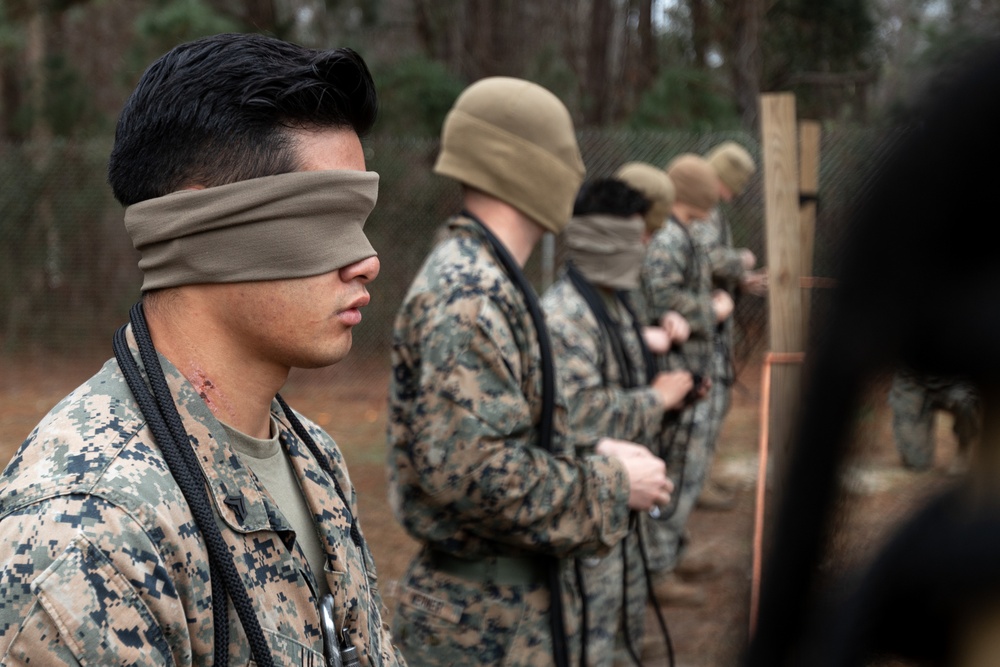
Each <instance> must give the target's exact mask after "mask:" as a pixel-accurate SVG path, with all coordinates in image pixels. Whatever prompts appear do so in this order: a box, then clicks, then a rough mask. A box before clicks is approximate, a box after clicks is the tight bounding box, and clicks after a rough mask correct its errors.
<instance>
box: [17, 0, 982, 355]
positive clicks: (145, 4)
mask: <svg viewBox="0 0 1000 667" xmlns="http://www.w3.org/2000/svg"><path fill="white" fill-rule="evenodd" d="M998 26H1000V2H997V1H995V0H546V1H537V0H0V356H2V355H4V354H6V355H10V354H18V353H20V352H22V351H24V350H26V349H29V348H31V349H39V348H41V349H47V350H51V349H56V350H79V349H81V346H84V345H89V344H91V343H90V341H94V343H93V344H94V345H98V346H99V347H100V348H101V349H103V348H104V347H106V346H107V341H108V340H109V339H110V335H111V333H112V332H113V331H114V328H116V327H117V326H118V324H119V323H120V322H121V321H123V319H124V317H125V313H126V312H127V308H128V306H129V305H130V304H131V303H132V302H133V301H134V300H135V299H136V298H137V296H138V285H139V282H140V281H139V277H138V272H137V270H136V268H135V261H136V256H135V253H134V250H133V249H132V248H131V245H130V243H129V241H128V238H127V237H126V235H125V234H124V231H123V227H122V224H121V208H120V207H119V206H118V205H117V204H115V203H114V201H113V200H112V199H111V197H110V193H109V191H108V188H107V186H106V184H105V181H104V170H105V161H106V157H107V153H108V150H109V147H110V144H111V135H112V133H113V129H114V123H115V120H116V115H117V112H118V110H119V109H120V107H121V105H122V103H123V101H124V99H125V97H126V96H127V95H128V93H129V91H130V90H131V88H132V87H133V86H134V84H135V82H136V81H137V80H138V78H139V76H140V75H141V73H142V71H143V69H144V68H145V67H146V66H147V65H148V64H149V63H150V62H151V61H152V60H153V59H155V58H156V57H157V56H158V55H160V54H161V53H163V52H164V51H166V50H168V49H169V48H170V47H172V46H173V45H175V44H178V43H180V42H182V41H187V40H189V39H192V38H195V37H198V36H201V35H206V34H211V33H216V32H222V31H257V32H264V33H268V34H272V35H275V36H278V37H281V38H284V39H288V40H291V41H295V42H298V43H301V44H305V45H309V46H315V47H330V46H350V47H353V48H354V49H356V50H358V51H359V52H360V53H361V54H362V55H363V56H364V57H365V58H366V60H367V61H368V62H369V65H370V67H371V69H372V72H373V74H374V76H375V79H376V82H377V84H378V87H379V91H380V96H381V104H382V106H381V114H380V120H379V122H378V124H377V126H376V129H375V131H374V133H373V135H372V136H371V137H369V138H368V139H367V140H366V153H367V157H368V163H369V168H371V169H374V170H376V171H379V172H380V174H381V175H382V183H381V196H380V201H379V204H378V207H377V208H376V211H375V214H373V217H372V219H371V221H370V223H369V226H368V228H367V229H368V231H369V233H370V235H371V236H372V238H373V243H374V244H375V246H376V248H377V249H378V250H379V252H380V254H381V255H382V261H383V274H382V277H380V278H379V280H378V281H376V283H375V284H374V285H373V293H375V296H376V299H375V300H374V301H373V304H372V306H370V307H369V312H367V313H366V324H365V325H363V327H365V328H363V329H362V330H361V332H362V333H363V334H364V339H365V340H366V341H367V343H366V344H367V345H369V348H368V351H367V353H368V354H371V355H375V354H380V353H381V351H382V350H384V345H385V343H386V342H387V339H388V330H389V322H391V316H392V313H393V312H394V310H395V306H396V304H398V302H399V299H400V298H401V297H402V293H403V291H404V290H405V288H406V285H407V284H408V283H409V280H410V278H411V277H412V275H413V272H415V271H416V268H417V267H418V266H419V263H420V261H421V260H422V258H423V256H424V254H425V252H426V250H427V248H428V246H429V242H430V239H431V237H432V236H433V230H434V228H435V227H436V226H437V225H438V224H440V222H441V221H443V220H444V218H445V217H446V216H447V215H448V214H449V213H451V212H453V211H454V209H455V204H456V201H457V200H456V196H457V191H456V190H455V189H454V188H453V187H452V186H450V185H449V184H448V183H446V182H444V181H443V180H438V179H434V178H432V177H430V174H429V171H430V169H429V168H430V165H431V163H432V161H433V158H434V155H435V153H436V146H437V144H436V136H437V133H438V131H439V130H440V125H441V122H442V120H443V118H444V115H445V113H446V111H447V109H448V108H449V107H450V105H451V103H452V102H453V100H454V98H455V96H456V95H457V94H458V93H459V92H460V91H461V90H462V88H463V87H464V86H466V85H467V84H468V83H470V82H472V81H474V80H476V79H478V78H480V77H483V76H489V75H499V74H502V75H513V76H520V77H524V78H528V79H532V80H534V81H537V82H538V83H541V84H542V85H544V86H546V87H548V88H549V89H551V90H552V91H554V92H555V93H556V94H558V95H559V96H560V97H561V98H562V99H563V100H564V101H565V102H566V103H567V105H568V106H569V107H570V109H571V111H572V113H573V115H574V118H575V120H576V123H577V128H578V131H579V134H580V140H581V146H582V149H583V152H584V157H585V160H586V162H587V165H588V169H589V171H590V174H591V175H602V174H604V173H608V172H610V171H611V170H613V169H614V168H616V167H617V166H618V165H619V164H621V163H622V162H624V161H626V160H634V159H640V160H647V161H650V162H653V163H657V164H665V163H666V162H667V160H668V159H669V158H670V157H672V156H673V155H674V154H676V153H679V152H682V151H686V150H693V151H698V152H702V151H705V150H707V149H708V148H710V147H711V146H712V145H714V144H715V143H718V141H721V140H724V139H736V140H738V141H740V142H741V143H743V144H744V145H746V146H747V147H748V148H749V149H750V150H751V152H752V153H753V154H754V155H755V156H758V157H759V145H758V140H757V126H756V123H757V96H758V94H759V93H761V92H767V91H779V90H780V91H792V92H794V93H795V94H796V98H797V104H798V113H799V116H800V118H810V119H817V120H820V121H823V127H824V140H823V154H822V159H823V162H822V166H821V206H820V219H819V221H818V231H817V260H816V266H817V273H818V274H819V273H823V272H828V271H829V270H830V266H831V264H832V262H833V259H834V256H835V246H836V242H835V241H836V238H837V232H836V230H837V229H839V228H840V222H841V221H842V220H843V219H845V218H846V217H847V216H848V211H849V207H850V205H851V203H852V202H853V201H855V200H856V198H857V195H858V193H859V192H860V189H861V188H863V184H864V182H865V173H866V170H867V169H869V168H870V167H871V165H872V164H874V163H875V162H876V158H877V155H878V153H879V151H881V150H883V149H884V148H885V147H887V146H889V145H891V143H892V138H893V137H894V136H898V131H897V130H898V129H899V128H902V129H903V130H905V127H906V122H907V117H908V114H909V112H910V109H911V106H910V105H911V104H912V100H914V99H916V97H917V96H918V94H920V93H922V92H926V91H927V90H928V89H930V88H929V87H932V82H933V80H934V76H935V75H936V74H939V73H940V72H941V71H942V70H943V69H945V68H946V65H945V63H949V62H953V60H952V57H953V56H954V55H955V53H956V52H961V51H963V50H964V49H967V48H968V47H969V46H970V45H974V44H976V43H978V42H979V41H982V40H986V39H989V38H991V37H993V36H994V34H996V32H997V30H998ZM759 180H760V179H759V175H758V177H757V179H756V180H755V182H754V183H752V185H751V188H750V191H749V192H748V193H747V194H746V196H744V197H743V198H741V199H740V200H739V201H738V202H737V203H736V204H735V205H734V206H733V207H732V210H731V211H730V217H731V219H732V220H733V223H734V227H735V233H736V240H737V242H738V243H741V244H743V245H747V246H749V247H751V249H753V250H755V251H756V252H757V254H758V256H759V257H762V256H763V226H762V216H763V211H762V204H761V199H760V183H759ZM824 253H825V254H824ZM537 261H538V260H537V258H535V259H534V260H533V262H534V264H533V265H532V267H534V268H532V269H531V270H532V271H534V272H535V273H533V274H532V275H533V276H535V278H536V280H537V279H538V278H537V276H539V275H542V274H541V273H540V272H538V270H537ZM529 268H530V267H529ZM540 287H541V285H540ZM378 293H381V298H380V295H379V294H378ZM759 304H760V301H759V300H758V307H757V311H755V312H756V313H757V315H754V316H753V317H756V321H757V322H758V326H757V327H756V330H757V331H760V330H762V325H761V324H760V317H762V316H763V309H762V308H760V307H759ZM747 308H750V306H747ZM370 315H371V316H372V317H370ZM753 317H749V318H748V317H745V321H747V322H751V323H752V320H753ZM368 322H371V324H369V323H368ZM745 330H746V331H749V332H753V331H754V330H755V327H754V326H752V325H751V326H748V327H745ZM362 353H363V354H364V353H365V352H364V351H362Z"/></svg>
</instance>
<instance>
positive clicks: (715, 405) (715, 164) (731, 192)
mask: <svg viewBox="0 0 1000 667" xmlns="http://www.w3.org/2000/svg"><path fill="white" fill-rule="evenodd" d="M705 159H706V160H707V161H708V163H709V164H710V165H712V169H714V170H715V174H716V176H718V179H719V180H718V186H719V205H717V206H716V207H715V208H713V209H712V212H711V214H709V216H708V217H707V218H705V219H704V220H699V221H698V222H696V223H695V224H694V225H692V226H691V238H692V239H694V242H695V244H696V245H697V246H698V247H699V249H700V250H701V251H702V253H703V254H704V256H705V257H707V258H708V263H709V266H710V267H711V270H712V287H713V289H715V290H722V291H724V292H726V294H728V295H729V297H730V298H731V299H732V300H733V302H734V303H735V302H736V300H737V299H739V297H740V295H742V294H752V295H754V296H763V295H764V294H765V293H766V291H767V274H766V273H764V272H763V271H759V270H757V271H755V270H754V267H755V266H756V264H757V257H756V256H755V255H754V253H753V252H752V251H750V250H749V249H748V248H734V247H733V230H732V228H731V227H730V225H729V220H728V219H727V218H726V215H725V213H724V212H723V210H722V204H723V203H726V204H728V203H730V202H732V201H733V199H734V198H736V197H739V196H740V195H741V194H743V192H744V190H746V186H747V183H748V182H749V181H750V178H751V177H752V176H753V174H754V172H755V171H756V170H757V165H756V164H755V163H754V161H753V158H752V157H751V156H750V153H749V152H747V150H746V149H745V148H743V146H740V145H739V144H738V143H736V142H735V141H725V142H723V143H721V144H719V145H717V146H715V147H714V148H712V150H710V151H709V152H708V153H707V154H706V155H705ZM735 381H736V374H735V369H734V366H733V317H732V316H729V317H727V318H726V319H725V320H723V321H722V322H720V323H718V324H717V325H716V329H715V340H714V350H713V356H712V388H711V389H710V390H709V393H708V399H707V400H709V401H711V403H712V424H711V426H710V428H711V432H710V434H709V436H708V438H709V441H710V442H711V443H712V444H711V448H712V451H713V452H714V450H715V447H716V445H717V443H718V439H719V434H720V432H721V430H722V423H723V421H724V420H725V418H726V414H727V413H728V412H729V405H730V401H731V398H732V387H733V383H734V382H735ZM709 471H711V464H709ZM735 504H736V496H735V494H734V493H733V491H732V490H731V489H729V488H727V487H726V486H725V485H724V484H722V483H720V482H719V481H717V480H716V479H715V478H714V477H713V476H712V475H711V474H709V476H708V478H707V479H706V480H705V485H704V487H703V488H702V490H701V495H699V496H698V507H699V508H700V509H708V510H729V509H732V508H733V506H734V505H735Z"/></svg>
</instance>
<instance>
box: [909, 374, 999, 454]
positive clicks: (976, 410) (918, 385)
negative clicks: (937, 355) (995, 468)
mask: <svg viewBox="0 0 1000 667" xmlns="http://www.w3.org/2000/svg"><path fill="white" fill-rule="evenodd" d="M889 405H890V406H891V407H892V432H893V435H894V436H895V439H896V448H897V449H898V450H899V455H900V457H901V458H902V459H903V464H904V465H906V466H907V467H909V468H914V469H916V470H927V469H929V468H930V467H931V466H932V465H933V464H934V411H935V410H946V411H948V412H951V413H952V414H953V415H954V418H955V423H954V431H955V436H956V437H957V438H958V449H959V456H960V457H964V456H967V455H968V452H969V448H970V447H971V445H972V442H973V440H975V439H976V437H977V436H978V435H979V431H980V428H981V422H982V415H981V414H980V407H979V395H978V393H977V392H976V390H975V388H974V387H973V386H972V385H971V384H970V383H968V382H963V381H961V380H958V379H956V378H946V377H937V376H929V377H918V376H916V375H914V374H913V373H910V372H908V371H900V372H898V373H896V375H895V377H894V378H893V380H892V389H890V391H889Z"/></svg>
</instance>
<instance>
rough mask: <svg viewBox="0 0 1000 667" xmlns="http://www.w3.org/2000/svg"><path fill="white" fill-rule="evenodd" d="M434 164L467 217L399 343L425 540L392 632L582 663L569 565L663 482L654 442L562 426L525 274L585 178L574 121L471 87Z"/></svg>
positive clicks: (397, 400)
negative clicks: (458, 195) (458, 194)
mask: <svg viewBox="0 0 1000 667" xmlns="http://www.w3.org/2000/svg"><path fill="white" fill-rule="evenodd" d="M434 171H435V172H436V173H438V174H441V175H443V176H445V177H447V178H450V179H453V180H454V181H456V182H458V183H459V184H461V185H462V193H463V206H464V209H463V211H462V212H461V213H460V214H458V215H457V216H455V217H453V218H452V219H451V220H449V221H448V230H447V234H446V235H445V237H444V238H443V239H442V240H440V242H439V243H437V245H436V246H435V247H434V248H433V249H432V250H431V253H430V255H429V256H428V257H427V259H426V260H425V262H424V264H423V266H422V267H421V269H420V271H419V272H418V274H417V276H416V278H415V279H414V281H413V284H412V285H411V287H410V289H409V291H408V292H407V294H406V297H405V298H404V300H403V303H402V305H401V307H400V310H399V313H398V315H397V318H396V322H395V328H394V333H393V351H392V364H393V369H392V376H391V381H390V388H389V424H388V442H389V454H388V467H389V477H390V502H391V504H392V508H393V511H394V513H395V515H396V517H397V518H398V519H399V521H400V522H401V523H402V525H403V526H404V527H405V528H406V530H407V531H408V532H409V533H410V534H411V535H412V536H413V537H415V538H416V539H417V540H419V541H420V543H421V549H420V552H419V553H418V554H417V556H416V557H415V558H414V560H413V561H412V562H411V564H410V567H409V570H408V571H407V573H406V575H405V576H404V578H403V580H402V581H401V582H400V587H399V593H398V606H397V608H396V611H395V617H394V620H393V629H394V635H395V636H396V638H397V640H398V641H399V642H400V647H401V649H402V650H403V652H404V653H405V655H406V657H407V660H408V662H409V663H410V664H411V665H448V666H454V665H501V664H504V665H543V664H544V665H550V664H555V665H557V666H558V667H567V666H568V665H570V664H578V662H579V656H580V646H579V627H578V626H579V615H580V611H579V596H578V595H577V594H575V581H574V573H573V568H572V567H571V564H572V562H573V561H572V559H573V558H575V557H588V556H602V555H604V554H606V553H607V552H608V551H609V550H610V549H612V548H613V547H614V546H615V545H617V544H619V543H620V542H621V541H622V539H623V538H624V537H625V536H626V534H628V531H629V517H630V513H631V510H648V509H649V508H650V507H652V506H653V505H663V504H666V503H668V502H669V498H670V491H671V488H672V485H671V482H670V480H669V479H668V477H667V475H666V471H665V466H664V463H663V461H661V460H659V459H658V458H656V457H655V456H653V455H652V454H651V453H650V451H649V450H648V449H647V448H645V447H642V446H641V445H637V444H634V443H627V442H624V441H619V440H613V439H609V438H606V437H602V436H600V435H599V434H594V435H593V439H592V440H591V441H589V442H578V441H576V440H575V439H574V436H573V434H571V433H570V432H569V431H568V429H567V423H566V409H565V404H564V402H563V399H562V395H561V392H560V391H559V388H558V378H557V376H556V372H555V365H554V360H553V353H552V348H551V343H550V340H549V335H548V329H547V327H546V325H545V321H544V317H543V315H542V312H541V309H540V307H539V304H538V297H537V296H536V294H535V293H534V290H533V288H532V287H531V285H530V283H529V282H528V281H527V279H526V278H525V276H524V273H523V271H522V267H523V266H524V263H525V262H526V261H527V259H528V257H529V255H530V254H531V252H532V250H533V249H534V247H535V246H536V244H537V243H538V241H540V240H541V238H542V237H543V235H544V234H545V233H546V232H552V233H558V232H559V231H561V230H562V229H563V227H565V226H566V223H567V222H568V221H569V218H570V215H571V213H572V210H573V200H574V198H575V196H576V193H577V190H578V189H579V187H580V183H581V182H582V181H583V176H584V165H583V160H582V158H581V157H580V152H579V148H578V146H577V142H576V135H575V132H574V129H573V122H572V120H571V118H570V115H569V112H568V111H567V109H566V107H565V106H564V105H563V103H562V102H561V101H560V100H559V98H557V97H556V96H555V95H553V94H552V93H551V92H549V91H548V90H546V89H544V88H542V87H541V86H538V85H537V84H534V83H531V82H529V81H524V80H521V79H514V78H507V77H492V78H487V79H483V80H480V81H478V82H476V83H474V84H472V85H471V86H470V87H468V88H467V89H466V90H465V91H464V92H463V93H462V94H461V95H459V97H458V99H457V100H456V101H455V103H454V106H453V107H452V109H451V111H450V112H449V113H448V116H447V118H446V119H445V122H444V127H443V129H442V138H441V151H440V153H439V155H438V159H437V162H436V163H435V165H434ZM579 445H582V446H588V447H590V448H591V449H592V451H593V452H594V454H593V455H591V456H584V457H578V456H576V451H577V447H578V446H579Z"/></svg>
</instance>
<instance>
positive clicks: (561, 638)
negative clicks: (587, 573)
mask: <svg viewBox="0 0 1000 667" xmlns="http://www.w3.org/2000/svg"><path fill="white" fill-rule="evenodd" d="M462 215H463V216H464V217H466V218H469V219H470V220H472V221H474V222H475V223H476V224H477V225H478V226H479V230H480V231H481V232H482V234H483V236H484V237H485V238H486V241H487V243H488V244H489V246H490V248H491V249H492V251H493V255H494V257H496V259H497V261H498V262H499V263H500V266H501V267H503V269H504V271H505V272H506V273H507V277H509V278H510V280H511V282H513V283H514V285H515V286H516V287H517V289H518V290H519V291H520V292H521V295H522V296H523V297H524V302H525V305H526V306H527V307H528V313H529V314H530V316H531V322H532V324H534V326H535V337H536V338H537V339H538V350H539V356H540V357H541V360H540V365H541V372H542V413H541V416H540V417H539V420H538V440H539V442H540V444H541V447H542V449H545V450H546V451H549V452H552V451H553V449H554V447H553V443H552V435H553V431H552V429H553V420H552V417H553V414H554V413H555V405H556V379H555V364H554V363H553V360H552V343H551V341H550V340H549V331H548V329H547V328H546V326H545V318H544V317H543V316H542V309H541V306H540V305H539V303H538V296H537V295H536V294H535V290H534V288H532V286H531V283H529V282H528V279H527V278H526V277H525V275H524V271H522V270H521V267H520V266H519V265H518V263H517V262H516V261H515V260H514V258H513V257H511V255H510V252H508V250H507V248H506V247H504V245H503V244H502V243H501V242H500V240H499V239H498V238H497V237H496V236H494V235H493V232H491V231H490V230H489V229H488V228H487V227H486V225H485V224H483V221H482V220H480V219H479V218H478V217H476V216H475V215H473V214H472V213H470V212H469V211H462ZM547 560H548V564H547V565H548V581H549V597H550V598H551V607H550V612H549V620H550V624H551V627H552V656H553V659H554V661H555V665H556V667H569V647H568V646H567V640H566V625H565V623H566V622H565V619H564V618H563V604H562V584H561V582H560V572H559V570H560V565H559V559H558V558H555V557H554V556H551V557H548V559H547Z"/></svg>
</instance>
